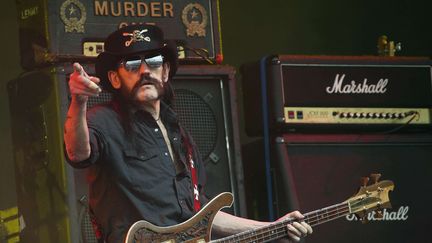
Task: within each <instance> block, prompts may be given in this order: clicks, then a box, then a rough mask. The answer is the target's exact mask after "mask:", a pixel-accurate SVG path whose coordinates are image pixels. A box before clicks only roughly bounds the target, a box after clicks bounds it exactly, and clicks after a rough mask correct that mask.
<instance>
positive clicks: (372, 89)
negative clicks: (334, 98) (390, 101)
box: [326, 74, 388, 94]
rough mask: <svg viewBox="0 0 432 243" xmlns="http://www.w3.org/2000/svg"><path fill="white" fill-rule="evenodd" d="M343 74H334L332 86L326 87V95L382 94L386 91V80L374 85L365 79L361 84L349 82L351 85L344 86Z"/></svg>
mask: <svg viewBox="0 0 432 243" xmlns="http://www.w3.org/2000/svg"><path fill="white" fill-rule="evenodd" d="M344 79H345V74H342V75H339V74H336V77H335V79H334V82H333V86H332V87H330V86H327V87H326V92H327V93H328V94H337V93H340V94H384V93H385V92H386V91H387V88H386V87H387V83H388V79H387V78H385V79H384V78H382V79H380V80H379V81H378V82H377V83H376V84H369V83H368V80H367V79H366V78H365V79H364V80H363V83H360V82H356V81H355V80H351V83H348V84H344Z"/></svg>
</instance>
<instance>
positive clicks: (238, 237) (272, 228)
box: [125, 180, 394, 243]
mask: <svg viewBox="0 0 432 243" xmlns="http://www.w3.org/2000/svg"><path fill="white" fill-rule="evenodd" d="M365 184H366V183H365ZM393 189H394V184H393V182H392V181H389V180H385V181H380V182H378V181H376V182H375V183H374V184H372V185H369V186H366V185H364V186H362V187H360V189H359V191H358V192H357V194H356V195H354V196H352V197H350V198H348V199H347V200H346V201H344V202H342V203H338V204H335V205H332V206H329V207H325V208H322V209H318V210H315V211H312V212H308V213H305V214H303V215H304V219H303V220H304V221H305V222H306V223H308V224H309V225H311V226H312V227H313V226H316V225H319V224H322V223H325V222H329V221H332V220H334V219H337V218H340V217H343V216H346V215H349V214H355V215H356V216H357V217H359V218H360V219H365V218H366V216H367V214H368V213H369V212H371V211H377V215H380V212H381V210H382V209H384V208H391V204H390V200H389V191H392V190H393ZM232 202H233V195H232V194H231V193H228V192H224V193H221V194H219V195H218V196H216V197H215V198H213V199H212V200H211V201H210V202H209V203H208V204H207V205H205V206H204V207H203V208H202V209H201V210H200V211H199V212H198V213H197V214H195V215H194V216H193V217H192V218H190V219H189V220H187V221H185V222H183V223H180V224H177V225H174V226H168V227H158V226H155V225H153V224H151V223H149V222H147V221H145V220H140V221H137V222H135V223H134V224H133V225H132V226H131V227H130V228H129V230H128V232H127V235H126V240H125V243H148V242H156V243H177V242H189V243H204V242H212V243H231V242H245V243H246V242H251V243H252V242H254V243H258V242H269V241H272V240H276V239H280V238H283V237H286V236H287V234H288V231H287V225H288V224H291V223H293V221H294V219H286V220H283V221H278V222H275V223H272V224H270V225H267V226H265V227H261V228H257V229H254V230H249V231H245V232H242V233H239V234H235V235H231V236H228V237H225V238H222V239H217V240H213V241H212V240H211V225H212V222H213V219H214V217H215V216H216V214H217V212H218V211H219V210H221V209H222V208H224V207H229V206H231V204H232Z"/></svg>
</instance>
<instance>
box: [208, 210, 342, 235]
mask: <svg viewBox="0 0 432 243" xmlns="http://www.w3.org/2000/svg"><path fill="white" fill-rule="evenodd" d="M349 213H350V210H349V205H348V203H347V202H343V203H339V204H336V205H332V206H329V207H326V208H322V209H319V210H315V211H312V212H309V213H306V214H304V221H305V222H306V223H308V224H309V225H310V226H316V225H319V224H322V223H325V222H329V221H332V220H334V219H337V218H340V217H343V216H345V215H348V214H349ZM293 221H295V220H292V219H287V220H283V221H280V222H276V223H273V224H270V225H269V226H265V227H262V228H259V229H255V230H249V231H245V232H242V233H239V234H236V235H232V236H229V237H225V238H222V239H218V240H214V241H211V242H214V243H231V242H268V241H272V240H276V239H280V238H283V237H285V236H287V235H288V231H287V225H288V224H290V223H292V222H293Z"/></svg>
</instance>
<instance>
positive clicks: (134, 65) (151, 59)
mask: <svg viewBox="0 0 432 243" xmlns="http://www.w3.org/2000/svg"><path fill="white" fill-rule="evenodd" d="M163 61H164V58H163V56H162V55H160V54H159V55H156V56H132V57H127V58H124V59H122V60H121V61H120V62H119V67H120V66H123V67H124V69H126V70H127V71H128V72H134V73H135V72H138V71H139V69H140V67H141V64H142V63H143V62H144V63H145V64H146V65H147V66H148V67H149V68H159V67H160V66H162V64H163Z"/></svg>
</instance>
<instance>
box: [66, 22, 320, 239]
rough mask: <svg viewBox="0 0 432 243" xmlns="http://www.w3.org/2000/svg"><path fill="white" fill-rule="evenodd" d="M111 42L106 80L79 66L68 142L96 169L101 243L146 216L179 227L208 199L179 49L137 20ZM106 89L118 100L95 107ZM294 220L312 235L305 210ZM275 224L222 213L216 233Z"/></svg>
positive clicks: (292, 230)
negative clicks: (179, 99)
mask: <svg viewBox="0 0 432 243" xmlns="http://www.w3.org/2000/svg"><path fill="white" fill-rule="evenodd" d="M104 47H105V51H104V52H102V53H100V55H99V56H98V58H97V62H96V74H97V76H98V77H92V76H89V75H88V74H87V73H86V71H85V70H84V69H83V67H82V66H81V65H80V64H78V63H75V64H74V72H73V73H72V74H71V75H70V81H69V87H70V93H71V95H72V100H71V103H70V107H69V110H68V113H67V119H66V122H65V126H64V142H65V147H66V157H67V160H68V162H69V163H70V164H71V165H72V166H74V167H76V168H88V183H89V197H90V211H91V214H92V215H93V217H94V222H95V224H96V225H97V229H98V230H97V235H98V236H99V238H100V242H108V243H119V242H123V241H124V238H125V235H126V233H127V231H128V228H129V227H130V226H131V225H132V224H133V223H134V222H136V221H138V220H143V219H144V220H146V221H149V222H151V223H153V224H155V225H158V226H170V225H175V224H178V223H181V222H184V221H186V220H187V219H189V218H191V217H192V216H193V215H194V213H195V212H196V211H198V210H199V208H201V207H202V206H203V205H205V204H206V203H207V201H208V200H207V199H206V198H205V196H204V192H203V191H204V186H205V171H204V166H203V163H202V161H201V159H200V158H201V157H200V155H199V152H198V150H197V146H196V145H195V143H194V142H193V139H192V138H191V137H190V136H189V134H188V133H187V132H186V131H185V129H183V128H182V126H181V125H180V124H179V121H178V119H177V117H176V114H175V113H174V111H173V110H172V109H171V107H170V104H171V102H172V101H173V97H174V94H173V90H172V88H171V85H170V79H171V77H172V76H173V75H174V74H175V72H176V69H177V52H176V48H175V46H173V45H170V44H169V43H167V42H166V41H165V40H164V37H163V33H162V31H161V30H160V29H159V28H158V27H156V26H154V25H131V26H127V27H124V28H122V29H119V30H117V31H115V32H113V33H112V34H111V35H109V36H108V38H107V39H106V41H105V46H104ZM101 87H102V88H103V89H105V90H108V91H109V92H111V93H112V95H113V99H112V101H111V102H110V103H108V104H103V105H98V106H96V107H94V108H92V109H91V110H89V111H88V112H87V110H86V109H87V108H86V105H87V101H88V98H89V97H90V96H97V95H99V94H100V92H101ZM191 112H193V111H191ZM209 183H212V182H211V181H210V182H209ZM286 217H291V218H295V219H299V222H295V223H292V224H289V225H288V226H287V228H288V231H289V233H288V234H289V238H290V239H291V240H293V241H299V239H300V238H301V237H304V236H306V235H307V234H310V233H312V229H311V227H310V226H309V225H308V224H306V223H305V222H301V219H302V217H303V216H302V215H301V214H300V213H299V212H297V211H296V212H292V213H290V214H287V215H286V216H285V217H284V218H286ZM268 224H269V223H268V222H258V221H254V220H249V219H245V218H240V217H236V216H233V215H230V214H227V213H224V212H219V213H217V215H216V217H215V220H214V223H213V226H212V231H213V233H214V234H215V235H218V236H226V235H230V234H235V233H239V232H242V231H245V230H248V229H253V228H257V227H260V226H265V225H268Z"/></svg>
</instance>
